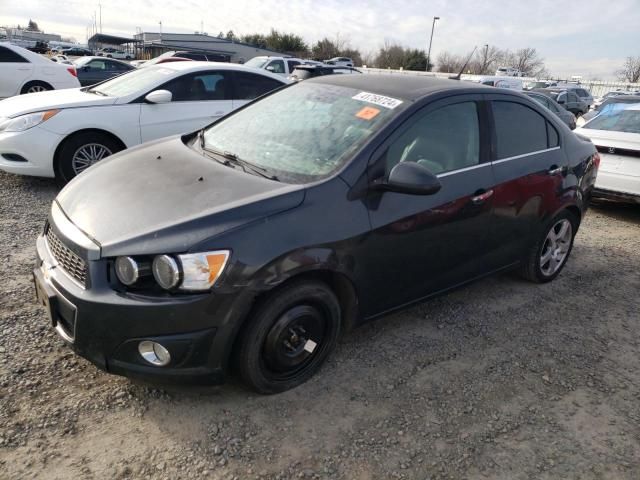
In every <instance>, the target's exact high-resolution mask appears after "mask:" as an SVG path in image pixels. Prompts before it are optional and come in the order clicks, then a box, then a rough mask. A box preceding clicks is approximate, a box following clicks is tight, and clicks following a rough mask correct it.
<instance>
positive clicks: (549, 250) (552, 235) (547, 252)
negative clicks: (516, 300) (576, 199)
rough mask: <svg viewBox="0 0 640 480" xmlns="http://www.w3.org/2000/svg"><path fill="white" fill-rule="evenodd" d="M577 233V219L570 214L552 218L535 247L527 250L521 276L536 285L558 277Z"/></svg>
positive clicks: (562, 213)
mask: <svg viewBox="0 0 640 480" xmlns="http://www.w3.org/2000/svg"><path fill="white" fill-rule="evenodd" d="M577 231H578V219H577V218H576V217H575V215H573V214H572V213H571V212H569V211H563V212H561V213H559V214H558V215H556V216H555V217H554V218H552V219H551V220H550V221H549V222H547V224H546V225H545V228H543V229H542V234H541V235H540V237H539V239H538V241H537V242H536V243H535V245H532V246H531V247H530V248H529V251H528V252H527V256H526V258H525V260H524V261H523V264H522V267H521V270H520V273H521V275H522V276H523V277H524V278H526V279H527V280H529V281H532V282H536V283H546V282H550V281H551V280H553V279H554V278H556V277H557V276H558V275H560V272H561V271H562V269H563V268H564V266H565V265H566V263H567V260H568V259H569V255H570V254H571V250H572V249H573V240H574V238H575V236H576V233H577Z"/></svg>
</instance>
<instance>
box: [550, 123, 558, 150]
mask: <svg viewBox="0 0 640 480" xmlns="http://www.w3.org/2000/svg"><path fill="white" fill-rule="evenodd" d="M547 138H548V139H549V141H548V143H547V145H548V147H549V148H552V147H557V146H558V145H560V136H559V135H558V131H557V130H556V128H555V127H554V126H553V125H551V124H550V123H549V122H547Z"/></svg>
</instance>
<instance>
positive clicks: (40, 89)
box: [27, 85, 47, 93]
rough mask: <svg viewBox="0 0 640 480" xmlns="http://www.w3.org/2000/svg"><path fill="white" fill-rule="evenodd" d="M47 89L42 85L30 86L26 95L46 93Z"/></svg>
mask: <svg viewBox="0 0 640 480" xmlns="http://www.w3.org/2000/svg"><path fill="white" fill-rule="evenodd" d="M46 91H47V88H46V87H44V86H42V85H32V86H31V87H29V88H27V93H38V92H46Z"/></svg>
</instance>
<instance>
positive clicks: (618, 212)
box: [590, 200, 640, 224]
mask: <svg viewBox="0 0 640 480" xmlns="http://www.w3.org/2000/svg"><path fill="white" fill-rule="evenodd" d="M590 209H591V210H592V211H594V212H598V213H602V214H604V215H607V216H609V217H613V218H615V219H616V220H620V221H623V222H629V223H637V224H640V205H637V204H633V203H619V202H610V201H606V200H597V201H592V203H591V205H590Z"/></svg>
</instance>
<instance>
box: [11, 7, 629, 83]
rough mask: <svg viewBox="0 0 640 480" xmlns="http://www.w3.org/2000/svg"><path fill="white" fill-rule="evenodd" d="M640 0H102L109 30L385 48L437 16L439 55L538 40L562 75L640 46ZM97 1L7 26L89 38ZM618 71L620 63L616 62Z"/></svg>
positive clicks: (416, 34) (611, 62) (607, 68)
mask: <svg viewBox="0 0 640 480" xmlns="http://www.w3.org/2000/svg"><path fill="white" fill-rule="evenodd" d="M637 2H638V0H616V1H615V2H609V3H606V4H603V2H602V0H582V1H581V2H578V3H576V2H575V0H571V1H567V0H535V1H534V0H529V1H526V2H509V3H505V2H504V1H497V0H485V1H484V2H478V1H477V0H430V1H429V2H424V1H423V0H406V1H403V0H370V1H365V0H350V1H344V0H325V1H319V0H289V1H287V2H285V1H283V0H233V1H230V0H224V1H217V2H211V1H209V0H165V1H163V2H155V1H151V0H141V1H136V2H131V1H129V0H101V3H102V24H103V31H104V32H105V33H113V34H120V35H133V34H134V33H135V31H136V28H137V27H139V28H141V29H142V30H145V31H157V30H158V28H159V25H158V22H159V21H160V20H162V24H163V30H164V31H174V32H183V33H186V32H193V31H196V30H200V25H201V22H203V24H204V30H205V31H207V32H209V33H210V34H213V35H215V34H217V33H218V32H220V31H224V32H226V31H228V30H233V31H234V32H235V33H236V34H238V33H240V34H242V33H250V32H256V31H257V32H265V33H266V32H268V31H269V30H270V29H271V28H276V29H278V30H282V31H287V32H293V33H297V34H299V35H301V36H302V37H303V38H304V39H305V40H306V41H307V42H309V43H312V42H315V41H317V40H319V39H321V38H323V37H325V36H327V37H329V38H334V37H335V35H336V34H338V33H339V34H340V35H341V37H342V38H347V39H348V40H349V42H350V43H351V45H352V46H353V47H357V48H360V49H361V50H363V51H374V50H377V49H378V48H379V47H380V46H381V45H382V44H383V42H384V41H385V40H390V41H393V42H397V43H399V44H402V45H405V46H409V47H412V48H421V49H426V48H427V45H428V41H429V34H430V32H431V24H432V18H433V17H434V16H439V17H441V20H440V21H438V22H437V24H436V29H435V35H434V40H433V51H432V55H433V56H437V54H438V53H439V52H441V51H444V50H448V51H452V52H454V53H465V52H470V51H471V50H472V49H473V47H474V46H478V47H479V48H481V47H482V45H484V44H487V43H488V44H491V45H496V46H498V47H500V48H509V49H512V50H515V49H517V48H522V47H535V48H537V50H538V51H539V52H540V54H541V55H542V56H543V57H544V58H545V59H546V62H547V64H548V65H549V67H550V70H552V71H553V72H554V73H557V74H558V75H569V74H587V73H588V72H592V73H593V74H595V75H598V76H611V75H612V74H613V71H611V68H612V67H613V66H616V68H617V66H619V65H621V64H622V63H623V62H624V58H625V57H626V56H629V55H638V54H640V49H639V48H638V46H637V45H638V42H637V38H638V36H637V26H638V25H639V24H640V9H639V8H638V4H637ZM97 3H98V2H97V1H96V2H86V1H83V0H65V1H60V0H35V1H31V2H22V3H20V2H16V1H13V0H0V12H2V13H0V25H2V24H8V25H13V24H16V23H21V24H23V25H24V24H26V23H27V21H28V20H29V18H32V19H34V20H36V21H37V22H38V24H39V25H40V27H41V28H44V29H45V30H47V31H55V32H58V33H61V34H64V35H72V36H74V37H76V38H77V39H78V40H81V41H84V39H85V35H86V30H87V26H88V25H89V24H90V23H91V18H92V16H93V15H94V13H96V12H97ZM613 70H615V68H613Z"/></svg>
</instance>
